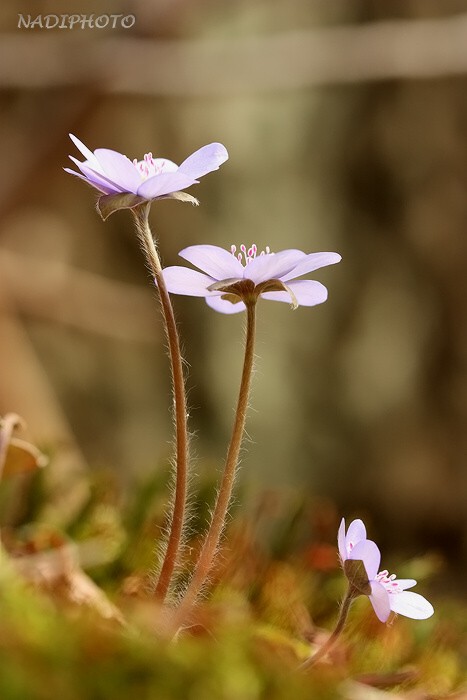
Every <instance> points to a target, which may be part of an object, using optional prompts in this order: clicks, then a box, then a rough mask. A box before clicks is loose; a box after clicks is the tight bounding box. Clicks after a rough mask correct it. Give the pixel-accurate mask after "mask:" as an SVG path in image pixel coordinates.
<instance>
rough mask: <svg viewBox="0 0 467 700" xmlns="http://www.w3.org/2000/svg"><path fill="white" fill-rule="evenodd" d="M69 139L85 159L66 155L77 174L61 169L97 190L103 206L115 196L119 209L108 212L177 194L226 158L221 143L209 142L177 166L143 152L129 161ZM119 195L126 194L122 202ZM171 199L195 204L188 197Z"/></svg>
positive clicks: (75, 139) (106, 149)
mask: <svg viewBox="0 0 467 700" xmlns="http://www.w3.org/2000/svg"><path fill="white" fill-rule="evenodd" d="M70 138H71V140H72V141H73V143H74V144H75V146H76V147H77V148H78V150H79V151H81V153H82V154H83V156H84V157H85V159H86V160H84V161H83V162H81V161H79V160H77V158H74V157H73V156H70V159H71V160H72V161H73V163H74V164H75V165H76V166H77V167H78V169H79V170H80V171H81V172H79V173H78V172H76V171H75V170H71V168H65V171H66V172H67V173H71V175H76V177H79V178H81V179H82V180H84V181H85V182H87V183H88V184H90V185H92V187H95V189H96V190H99V192H101V193H102V195H104V203H107V202H106V200H105V197H108V196H118V197H119V199H118V201H119V202H120V206H118V207H115V206H114V207H113V209H112V211H115V209H116V208H124V207H123V206H122V205H121V202H125V203H126V208H128V207H129V208H131V206H136V205H137V204H140V203H141V202H144V201H149V200H153V199H162V198H166V197H171V196H174V195H177V194H179V193H180V191H181V190H184V189H186V188H187V187H190V186H191V185H194V184H195V183H197V182H199V180H198V179H197V178H199V177H202V176H203V175H206V174H207V173H210V172H212V171H213V170H217V169H218V168H219V166H220V165H222V163H224V162H225V161H226V160H227V159H228V157H229V155H228V153H227V150H226V149H225V147H224V146H223V145H222V144H220V143H210V144H209V145H207V146H203V147H202V148H200V149H199V150H198V151H195V152H194V153H193V154H192V155H191V156H189V157H188V158H186V160H184V161H183V163H182V164H181V165H180V166H178V165H176V164H175V163H173V162H172V161H171V160H168V159H167V158H153V155H152V153H147V154H146V155H145V156H144V159H143V160H140V161H138V160H137V159H136V158H135V159H134V160H130V159H129V158H127V157H126V156H124V155H123V154H122V153H117V151H112V150H109V149H108V148H98V149H97V150H95V151H94V153H93V152H92V151H90V150H89V148H87V147H86V146H85V145H84V143H82V142H81V141H80V140H79V139H78V138H76V136H73V134H70ZM123 195H126V198H125V199H123V197H122V196H123ZM128 195H130V197H128ZM175 198H176V199H189V201H192V202H193V203H197V202H196V200H195V199H194V197H190V196H189V195H185V197H180V196H178V197H177V196H175ZM101 199H102V198H101ZM112 211H110V212H107V210H105V211H104V213H106V214H107V215H108V214H109V213H112Z"/></svg>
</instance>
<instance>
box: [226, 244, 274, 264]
mask: <svg viewBox="0 0 467 700" xmlns="http://www.w3.org/2000/svg"><path fill="white" fill-rule="evenodd" d="M230 252H231V253H232V255H234V256H235V257H236V258H237V260H238V261H239V262H241V263H242V265H243V266H244V267H246V266H247V265H248V264H249V263H251V261H252V260H254V259H255V258H256V257H257V256H258V255H259V256H260V257H261V256H262V255H274V253H271V250H270V248H269V246H268V245H267V246H266V248H265V249H264V250H261V251H260V252H259V253H258V247H257V245H256V243H252V244H251V247H250V248H248V250H247V248H246V246H245V245H244V244H243V243H242V245H241V246H240V252H239V253H237V246H236V245H231V246H230Z"/></svg>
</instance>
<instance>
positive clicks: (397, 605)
mask: <svg viewBox="0 0 467 700" xmlns="http://www.w3.org/2000/svg"><path fill="white" fill-rule="evenodd" d="M337 542H338V547H339V555H340V558H341V561H342V565H343V567H344V573H345V574H346V576H347V578H348V579H349V582H350V584H351V585H352V586H353V587H354V589H355V595H360V594H362V595H367V596H368V597H369V599H370V602H371V604H372V606H373V608H374V611H375V613H376V616H377V617H378V619H379V620H381V622H386V620H387V619H388V617H389V615H390V613H391V611H392V612H395V613H398V614H399V615H405V616H406V617H411V618H413V619H414V620H425V619H426V618H428V617H431V616H432V615H433V613H434V610H433V606H432V605H431V603H429V602H428V601H427V600H426V598H424V597H423V596H421V595H419V594H418V593H413V592H412V591H407V590H406V589H408V588H412V587H413V586H415V585H416V583H417V582H416V581H415V580H414V579H397V578H396V575H395V574H391V575H389V573H388V571H386V570H384V571H380V572H379V573H377V572H378V569H379V565H380V562H381V554H380V551H379V549H378V547H377V546H376V544H375V543H374V542H373V541H372V540H368V539H366V528H365V525H364V524H363V522H362V521H361V520H353V521H352V522H351V523H350V525H349V528H348V530H347V532H346V530H345V520H344V519H342V522H341V524H340V527H339V533H338V537H337ZM359 562H362V563H363V567H364V570H363V571H362V568H361V566H359V565H358V564H357V563H359Z"/></svg>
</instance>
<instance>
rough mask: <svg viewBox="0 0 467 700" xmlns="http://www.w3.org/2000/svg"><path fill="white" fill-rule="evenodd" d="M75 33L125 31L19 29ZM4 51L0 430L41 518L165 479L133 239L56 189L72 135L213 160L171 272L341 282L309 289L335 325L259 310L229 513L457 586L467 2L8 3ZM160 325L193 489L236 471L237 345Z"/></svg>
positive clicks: (466, 542) (162, 214) (304, 312)
mask: <svg viewBox="0 0 467 700" xmlns="http://www.w3.org/2000/svg"><path fill="white" fill-rule="evenodd" d="M76 12H82V13H83V14H85V15H86V16H89V15H90V14H92V13H94V14H95V15H96V16H100V15H106V14H109V15H110V14H122V15H124V16H127V15H134V18H135V22H134V25H133V26H132V27H130V28H128V29H125V28H123V27H122V26H118V27H116V28H115V29H111V28H107V29H97V28H95V29H90V28H85V29H81V28H80V27H78V26H76V27H75V28H74V29H72V30H71V29H46V28H45V27H44V28H42V29H41V28H40V26H38V24H36V26H35V28H33V29H27V28H25V27H24V26H23V27H22V28H18V20H19V17H18V15H19V13H22V15H23V16H24V17H26V18H27V16H28V14H30V15H31V19H32V20H34V19H36V18H37V17H38V16H39V15H41V16H42V18H43V21H45V20H44V18H45V16H46V15H47V14H58V15H62V14H65V13H76ZM0 24H1V27H0V29H1V34H0V89H1V95H0V105H1V111H0V152H1V159H0V168H1V171H2V174H1V178H0V216H1V221H0V414H4V413H6V412H8V411H15V412H17V413H19V414H20V415H22V416H23V417H24V419H25V420H26V421H27V423H28V430H29V436H30V437H32V438H34V439H35V441H36V442H38V443H39V444H40V445H41V446H42V447H43V448H44V449H46V450H47V451H48V452H49V454H50V455H51V463H50V466H49V467H48V468H47V473H46V475H45V479H46V486H47V489H48V491H49V499H50V503H51V504H52V505H53V508H52V511H53V513H52V515H51V517H54V518H58V519H60V518H62V519H64V520H66V517H67V516H68V515H69V513H70V512H72V511H73V509H74V508H76V507H78V506H79V503H80V501H81V500H82V499H83V498H85V492H86V488H87V476H86V475H87V474H88V473H89V472H94V471H97V470H102V469H104V470H107V471H108V472H109V473H111V474H113V475H115V477H114V478H115V479H116V480H117V481H118V483H119V484H120V487H121V489H122V491H124V492H131V489H132V488H133V486H134V484H135V483H137V482H138V481H139V480H141V479H144V478H147V476H148V475H150V474H152V473H154V471H155V470H159V472H160V473H161V475H165V473H166V470H167V468H168V460H169V458H170V454H171V428H172V426H171V416H170V410H169V409H170V402H171V399H170V379H169V375H168V361H167V358H166V356H165V353H164V348H165V341H164V338H163V334H162V332H161V322H160V318H159V313H158V308H157V303H156V300H155V293H154V290H153V288H152V286H151V283H150V280H149V279H148V275H147V272H146V270H145V266H144V264H143V263H142V258H141V254H140V252H139V249H138V245H137V242H136V238H135V234H134V231H133V229H132V220H131V217H130V215H129V214H128V213H127V212H119V213H118V214H116V215H114V216H112V217H111V218H110V219H109V220H108V221H107V222H106V223H105V224H104V223H103V222H102V221H101V220H100V218H99V217H98V215H97V213H96V211H95V207H94V203H95V198H96V197H95V192H94V191H92V190H91V189H89V188H87V187H85V186H84V185H83V184H82V183H81V182H79V181H78V180H77V179H75V178H72V177H71V176H69V175H67V174H66V173H64V172H63V167H66V166H67V165H69V161H68V154H73V155H75V156H77V157H79V158H81V156H80V155H79V154H78V153H77V152H76V150H75V148H74V146H73V144H72V143H71V142H70V140H69V138H68V133H69V132H72V133H74V134H76V135H77V136H78V137H79V138H80V139H81V140H82V141H84V143H85V144H86V145H87V146H88V147H89V148H91V149H95V148H99V147H107V148H113V149H115V150H117V151H120V152H122V153H125V154H126V155H128V156H129V157H130V158H134V157H136V158H138V159H140V158H142V156H143V154H144V153H146V152H148V151H152V152H153V154H154V155H156V156H165V157H168V158H170V159H171V160H174V161H175V162H177V163H180V162H181V161H182V160H183V159H184V158H185V157H187V156H188V155H189V154H190V153H192V152H193V151H194V150H196V149H197V148H199V147H200V146H202V145H204V144H206V143H210V142H212V141H220V142H222V143H224V144H225V145H226V147H227V148H228V150H229V152H230V160H229V161H228V162H227V163H226V164H225V165H223V166H222V168H221V170H220V171H219V172H215V173H212V174H210V175H209V176H207V177H205V178H203V179H202V181H201V183H200V184H199V185H197V186H195V187H193V188H192V189H191V190H190V192H191V193H192V194H193V195H195V196H197V197H198V198H199V199H200V201H201V206H200V207H199V208H198V209H193V208H192V207H190V206H188V205H182V204H180V203H178V202H172V201H163V202H160V203H157V204H155V205H154V206H153V207H152V214H151V216H152V223H153V226H154V229H155V231H156V232H157V235H158V236H159V239H160V249H161V254H162V257H163V261H164V264H166V265H172V264H177V263H178V259H177V253H178V251H179V250H181V249H182V248H183V247H185V246H187V245H190V244H194V243H212V244H215V245H220V246H224V247H227V248H228V247H230V245H231V244H232V243H235V244H236V245H237V246H238V245H239V244H240V243H245V244H246V245H249V244H251V243H253V242H255V243H256V244H257V245H258V247H259V248H264V247H265V246H266V245H269V246H270V247H271V249H272V250H280V249H282V248H288V247H297V248H301V249H303V250H305V251H308V252H312V251H327V250H330V251H338V252H339V253H341V254H342V256H343V261H342V263H341V264H340V265H338V266H337V267H332V268H327V269H324V270H321V271H319V272H317V273H316V279H319V280H320V281H321V282H323V283H324V284H326V285H327V287H328V289H329V300H328V301H327V303H326V304H324V305H322V306H319V307H316V308H314V309H304V308H300V309H298V310H297V311H295V312H292V311H291V310H290V309H289V308H288V307H287V306H286V305H283V304H270V303H267V302H263V303H261V305H260V308H259V312H260V313H259V325H258V345H257V354H258V362H257V371H256V376H255V380H254V390H253V401H252V406H253V409H252V410H251V412H250V416H249V425H248V433H249V437H250V441H249V444H248V450H247V451H245V454H244V459H243V463H242V475H241V478H242V483H243V491H244V493H243V495H242V499H243V500H244V501H246V502H247V503H252V502H254V499H255V498H256V495H257V494H260V493H263V492H265V491H266V490H268V489H279V490H280V491H281V492H282V493H283V494H284V495H285V496H287V497H290V499H292V500H294V499H297V498H298V496H297V495H296V494H297V493H300V494H301V496H300V497H302V498H303V497H304V498H306V499H309V500H310V502H313V503H317V504H320V512H321V513H327V512H330V513H331V515H330V517H331V520H333V519H334V520H336V518H337V517H340V515H346V517H350V516H351V515H354V514H360V515H362V516H364V517H365V518H366V519H367V520H368V522H369V523H370V524H371V528H372V535H373V536H374V537H375V539H376V538H378V539H379V541H380V542H381V543H382V544H388V545H391V546H393V547H396V548H398V549H399V550H401V551H403V552H404V553H406V554H407V555H408V556H416V555H417V554H419V553H423V552H424V551H426V550H427V549H429V550H432V551H437V550H438V551H440V552H442V554H443V556H445V557H447V558H448V560H450V561H451V562H452V563H453V564H459V563H460V564H461V565H462V566H464V567H465V565H466V563H467V509H466V495H467V470H466V465H465V458H466V455H467V445H466V443H467V432H466V421H467V377H466V359H467V358H466V346H467V327H466V306H467V298H466V284H465V269H466V262H467V239H466V232H467V196H466V193H467V0H423V1H422V0H379V2H377V3H375V2H371V1H369V0H333V2H329V1H328V0H229V2H218V1H216V0H197V1H196V2H193V1H192V0H170V1H169V0H155V1H154V2H148V1H147V0H139V1H138V0H135V1H134V2H130V1H129V0H128V1H127V2H124V1H123V0H111V1H110V0H107V1H105V0H99V1H98V2H94V3H93V6H92V7H91V6H90V4H89V3H85V2H81V3H80V2H78V3H77V2H76V0H74V1H73V2H68V0H60V2H58V0H47V1H46V0H31V1H30V2H28V0H21V1H19V0H10V2H9V3H8V4H7V3H3V5H2V6H1V8H0ZM174 305H175V308H176V314H177V317H178V320H179V323H180V329H181V333H182V336H183V345H184V349H185V358H186V360H187V363H188V365H189V378H188V387H189V404H190V407H191V416H190V419H191V428H192V430H193V431H194V432H195V433H196V435H195V438H194V440H193V451H194V453H195V455H196V457H197V462H196V467H195V471H196V473H197V474H198V475H199V476H200V477H201V478H202V477H203V476H207V475H213V474H214V473H215V469H217V468H218V467H219V465H220V464H221V460H222V458H223V456H224V454H225V449H226V444H227V440H228V437H229V431H230V427H231V422H232V418H233V407H234V405H235V400H236V393H237V387H238V382H239V375H240V369H241V362H242V341H243V319H242V318H241V317H224V316H221V315H220V314H219V315H218V314H216V313H215V312H213V311H212V310H210V309H209V308H208V307H207V306H206V305H205V304H204V302H203V301H202V300H200V299H190V298H184V297H174ZM294 494H295V495H294ZM311 526H313V523H310V527H311ZM314 526H316V523H314Z"/></svg>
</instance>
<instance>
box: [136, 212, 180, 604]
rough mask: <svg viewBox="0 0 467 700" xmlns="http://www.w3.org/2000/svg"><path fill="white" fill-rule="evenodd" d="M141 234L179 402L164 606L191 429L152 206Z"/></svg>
mask: <svg viewBox="0 0 467 700" xmlns="http://www.w3.org/2000/svg"><path fill="white" fill-rule="evenodd" d="M133 214H134V216H135V220H136V227H137V230H138V237H139V241H140V244H141V248H142V250H143V253H144V255H145V258H146V261H147V264H148V266H149V269H150V272H151V274H152V275H153V276H154V278H155V281H156V284H157V288H158V290H159V296H160V300H161V306H162V314H163V317H164V322H165V329H166V333H167V339H168V343H169V355H170V362H171V369H172V384H173V393H174V402H175V408H174V411H175V431H176V477H175V495H174V500H173V504H172V515H171V523H170V529H169V537H168V540H167V548H166V551H165V556H164V561H163V563H162V568H161V570H160V573H159V578H158V581H157V585H156V589H155V595H156V596H157V597H158V598H159V600H160V601H161V602H162V601H163V600H164V599H165V597H166V595H167V591H168V589H169V586H170V581H171V579H172V575H173V572H174V569H175V566H176V564H177V557H178V554H179V550H180V544H181V541H182V535H183V527H184V522H185V511H186V500H187V478H188V428H187V406H186V392H185V380H184V376H183V362H182V355H181V351H180V341H179V337H178V331H177V324H176V322H175V316H174V312H173V308H172V303H171V301H170V297H169V293H168V291H167V287H166V284H165V281H164V276H163V274H162V266H161V262H160V259H159V255H158V252H157V248H156V245H155V242H154V238H153V235H152V233H151V229H150V226H149V221H148V215H149V204H145V205H142V206H140V207H136V208H135V209H134V210H133Z"/></svg>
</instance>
